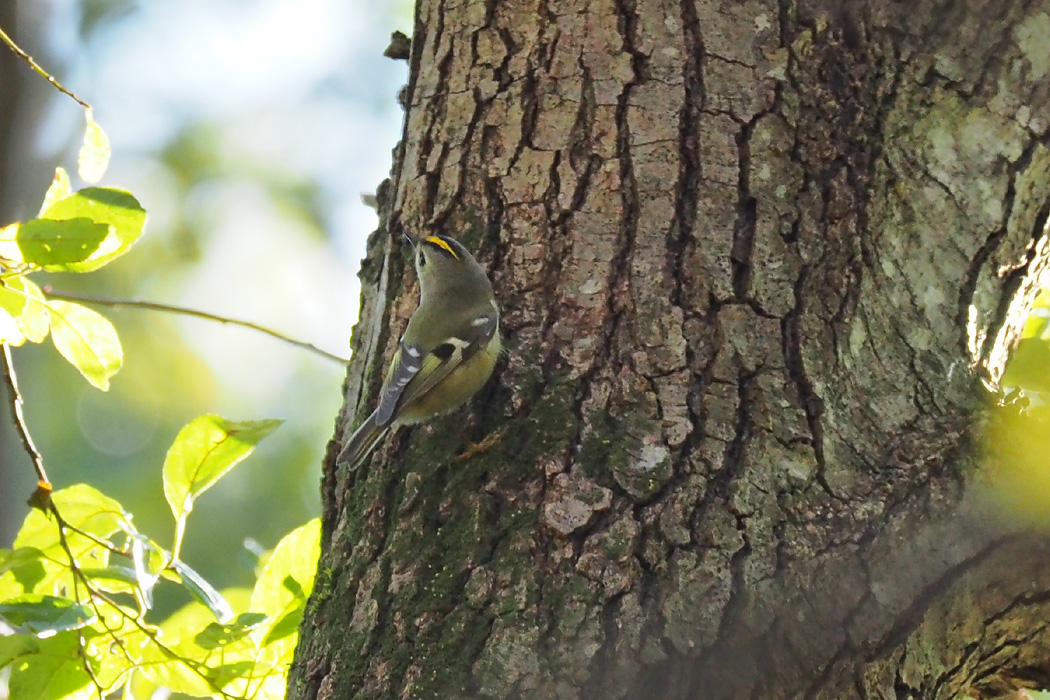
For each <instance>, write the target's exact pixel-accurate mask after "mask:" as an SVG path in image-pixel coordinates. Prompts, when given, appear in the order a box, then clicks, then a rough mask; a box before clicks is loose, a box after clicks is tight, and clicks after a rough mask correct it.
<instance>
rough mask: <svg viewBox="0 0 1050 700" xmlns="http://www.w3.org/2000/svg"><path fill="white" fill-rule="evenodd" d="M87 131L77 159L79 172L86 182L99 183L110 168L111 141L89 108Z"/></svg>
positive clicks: (85, 113) (85, 112)
mask: <svg viewBox="0 0 1050 700" xmlns="http://www.w3.org/2000/svg"><path fill="white" fill-rule="evenodd" d="M84 119H85V120H86V121H87V129H86V130H85V131H84V143H83V145H81V147H80V156H79V157H78V158H77V172H78V173H79V174H80V177H81V179H83V180H84V182H98V181H99V180H101V179H102V176H103V175H105V174H106V168H107V167H108V166H109V155H110V150H109V139H108V138H107V137H106V132H104V131H103V130H102V127H101V126H99V125H98V124H97V123H96V122H95V115H94V114H93V112H92V109H91V108H90V107H88V108H87V109H85V110H84Z"/></svg>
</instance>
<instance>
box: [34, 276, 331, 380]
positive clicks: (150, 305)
mask: <svg viewBox="0 0 1050 700" xmlns="http://www.w3.org/2000/svg"><path fill="white" fill-rule="evenodd" d="M43 291H44V293H45V294H47V295H48V296H49V297H51V298H52V299H61V300H63V301H82V302H84V303H87V304H96V305H98V306H108V307H111V308H133V309H149V310H151V311H165V312H167V313H173V314H180V315H182V316H192V317H194V318H202V319H204V320H206V321H215V322H217V323H224V324H228V325H231V326H240V327H241V328H248V329H250V330H253V331H258V332H259V333H263V334H265V335H268V336H270V337H271V338H276V339H277V340H280V341H282V342H285V343H288V344H289V345H294V346H295V347H297V348H302V349H303V350H309V351H310V352H313V353H316V354H318V355H320V356H322V357H325V358H328V359H329V360H334V361H336V362H340V363H343V364H346V363H347V362H349V360H348V359H347V358H345V357H340V356H339V355H336V354H333V353H330V352H328V351H327V350H322V349H321V348H319V347H317V346H316V345H311V344H310V343H307V342H304V341H302V340H296V339H295V338H292V337H289V336H287V335H284V334H283V333H279V332H278V331H275V330H273V329H272V328H267V327H266V326H260V325H259V324H257V323H252V322H250V321H240V320H237V319H234V318H226V317H225V316H218V315H216V314H212V313H208V312H207V311H198V310H197V309H188V308H186V307H184V306H173V305H171V304H159V303H157V302H153V301H142V300H140V299H105V298H102V297H94V296H87V295H83V294H66V293H64V292H59V291H56V290H54V289H52V288H51V286H50V285H45V286H44V288H43Z"/></svg>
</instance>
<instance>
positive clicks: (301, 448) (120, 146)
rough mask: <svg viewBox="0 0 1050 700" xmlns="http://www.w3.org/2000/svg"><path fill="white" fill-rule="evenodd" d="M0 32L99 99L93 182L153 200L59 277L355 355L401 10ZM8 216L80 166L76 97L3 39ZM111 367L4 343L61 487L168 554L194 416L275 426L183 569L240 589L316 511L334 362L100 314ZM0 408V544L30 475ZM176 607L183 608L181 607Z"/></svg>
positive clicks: (1, 172) (212, 514) (366, 6)
mask: <svg viewBox="0 0 1050 700" xmlns="http://www.w3.org/2000/svg"><path fill="white" fill-rule="evenodd" d="M0 26H2V27H3V28H4V29H5V31H7V32H8V34H10V35H11V36H12V37H13V38H14V40H15V41H16V42H18V43H19V44H20V45H21V46H22V48H23V49H25V50H26V51H27V52H28V53H29V54H30V55H32V56H33V57H34V58H36V59H37V61H38V62H39V63H40V64H41V65H42V66H43V67H44V68H45V69H47V70H48V71H49V72H51V73H52V74H53V75H54V76H55V77H56V78H57V79H58V80H59V81H60V82H61V83H63V84H64V85H65V86H66V87H68V88H69V89H71V90H72V91H73V92H75V93H77V94H78V95H79V96H80V97H81V98H82V99H84V100H86V101H87V102H89V103H91V104H92V105H93V106H94V108H95V118H96V120H97V121H98V122H99V124H101V126H102V127H103V129H104V130H105V131H106V133H107V134H108V136H109V139H110V142H111V146H112V150H113V160H112V163H111V166H110V168H109V171H108V172H107V174H106V176H105V177H104V178H103V180H102V181H101V182H100V183H99V184H100V185H104V186H110V187H120V188H123V189H127V190H129V191H130V192H131V193H132V194H134V195H135V196H136V197H137V198H138V199H139V201H140V202H141V203H142V205H143V206H144V207H145V209H146V211H147V212H148V222H147V225H146V233H145V235H144V237H143V238H142V239H141V240H140V241H139V242H138V244H137V245H136V246H135V247H134V248H133V249H132V250H131V252H130V253H128V254H127V255H125V256H124V257H123V258H120V259H119V260H117V261H116V262H114V263H113V264H111V265H109V266H107V267H105V268H104V269H103V270H101V271H99V272H96V273H91V274H88V275H74V274H68V273H67V274H55V275H50V276H45V275H36V276H34V279H35V280H36V281H37V283H38V284H51V285H53V286H54V288H55V289H56V290H61V291H64V292H72V293H82V294H90V295H93V296H103V297H110V298H141V299H147V300H150V301H156V302H163V303H168V304H177V305H183V306H188V307H193V308H197V309H201V310H206V311H208V312H212V313H216V314H221V315H225V316H230V317H233V318H238V319H244V320H248V321H252V322H255V323H259V324H262V325H264V326H268V327H271V328H273V329H275V330H278V331H280V332H282V333H285V334H287V335H290V336H292V337H295V338H297V339H299V340H303V341H306V342H309V343H312V344H314V345H316V346H318V347H320V348H323V349H325V350H327V351H329V352H332V353H335V354H337V355H340V356H343V357H346V356H348V354H349V346H348V343H349V338H350V331H351V327H352V325H353V323H354V321H355V319H356V317H357V312H358V303H359V302H358V291H359V287H358V282H357V277H356V274H357V269H358V266H359V262H360V259H361V257H362V256H363V254H364V244H365V239H366V237H367V236H368V234H369V233H370V232H371V231H372V230H373V229H374V228H375V226H376V216H375V213H374V212H373V211H372V210H371V209H370V208H368V207H367V206H366V205H364V204H363V203H362V202H361V195H362V194H368V193H372V192H374V191H375V188H376V186H377V185H378V183H379V182H380V181H381V180H382V179H383V178H384V177H386V176H387V174H388V172H389V169H390V152H391V149H392V148H393V147H394V145H395V143H396V141H397V139H398V138H399V136H400V130H401V117H402V112H401V109H400V108H399V107H398V105H397V102H396V99H395V97H396V93H397V90H398V89H399V87H400V86H401V85H402V84H403V83H404V82H405V81H406V79H407V64H406V63H405V62H398V61H392V60H390V59H387V58H384V57H383V56H382V53H383V50H384V49H385V48H386V46H387V44H388V43H389V38H390V32H391V31H393V30H395V29H399V30H401V31H403V32H405V33H406V34H410V33H411V26H412V5H411V3H410V2H409V1H408V0H392V1H391V0H385V1H382V2H377V1H376V0H294V1H293V0H81V1H77V0H17V1H16V0H5V1H4V2H3V3H0ZM0 53H2V55H0V225H3V224H7V223H10V222H13V221H18V220H24V219H27V218H31V217H33V216H34V215H35V214H36V212H37V210H38V208H39V206H40V202H41V199H42V198H43V195H44V192H45V191H46V190H47V187H48V185H49V184H50V182H51V178H52V176H53V173H54V169H55V167H56V166H58V165H61V166H64V167H65V168H66V169H67V170H69V171H70V173H71V174H73V178H74V183H73V184H74V188H79V187H83V186H85V183H82V182H79V181H78V180H77V179H76V176H75V172H76V153H77V149H78V148H79V143H80V140H81V138H82V135H83V129H84V120H83V111H82V109H81V108H80V107H79V106H78V105H77V104H76V103H75V102H73V101H72V100H70V99H69V98H68V97H65V96H64V95H61V94H59V93H58V92H57V91H56V90H55V89H53V88H52V87H51V86H49V85H48V84H47V82H46V81H45V80H43V79H42V78H40V77H39V76H38V75H36V74H35V73H33V72H32V71H31V70H30V68H29V66H28V65H26V64H25V63H24V62H23V61H21V60H19V59H17V58H16V57H15V55H14V54H13V53H11V52H10V51H8V50H7V49H6V47H0ZM94 308H95V309H96V310H97V311H99V312H101V313H102V314H103V315H105V316H106V317H107V318H109V319H110V320H111V321H112V322H113V323H114V325H115V326H116V328H117V330H118V332H119V334H120V337H121V341H122V343H123V346H124V355H125V357H124V366H123V368H122V369H121V371H120V372H119V373H118V374H117V375H116V377H114V379H113V382H112V387H111V389H110V391H109V392H106V393H103V392H100V391H98V390H96V389H94V388H92V387H91V386H90V385H88V383H87V382H86V381H84V380H83V378H82V377H81V376H80V375H79V374H78V373H77V371H76V370H75V369H73V368H72V367H71V366H70V365H69V364H67V363H66V362H65V361H64V360H62V359H61V358H60V357H59V356H58V353H57V352H56V351H55V349H54V347H53V346H52V345H51V344H50V342H49V341H48V342H45V344H43V345H41V346H33V345H31V344H29V345H27V346H26V347H20V348H15V349H14V351H13V352H14V361H15V365H16V370H17V372H18V376H19V380H20V382H21V385H22V386H21V389H22V394H23V397H24V399H25V403H26V405H25V413H26V417H27V421H28V424H29V428H30V430H31V432H32V435H33V437H34V439H35V440H36V442H37V446H38V448H39V449H40V451H41V452H42V454H43V456H44V460H45V465H46V467H47V469H48V473H49V476H50V478H51V480H52V481H53V482H54V483H55V486H56V488H62V487H65V486H69V485H71V484H74V483H78V482H87V483H89V484H91V485H92V486H94V487H96V488H98V489H100V490H101V491H103V492H104V493H106V494H108V495H110V496H112V497H114V498H116V499H118V500H119V501H121V502H122V503H123V504H124V505H125V507H126V508H128V509H129V510H130V511H131V512H133V513H134V518H135V522H136V524H137V525H138V527H139V528H140V529H141V530H143V531H144V532H146V533H147V534H149V535H151V536H152V537H154V538H155V539H157V540H158V541H160V542H161V543H166V544H168V545H169V546H170V543H171V537H172V532H173V528H172V522H171V515H170V512H169V510H168V507H167V504H166V503H165V501H164V496H163V494H162V491H161V479H160V473H161V465H162V464H163V461H164V455H165V453H166V450H167V448H168V446H169V445H170V443H171V441H172V440H173V439H174V437H175V435H176V433H177V432H178V430H179V428H180V427H182V426H183V425H184V424H186V423H187V422H189V421H190V420H191V419H192V418H194V417H195V416H197V415H200V414H203V413H217V414H220V415H222V416H223V417H225V418H229V419H231V420H258V419H263V418H281V419H284V420H285V424H284V426H282V427H281V428H280V429H279V430H278V431H277V432H276V433H275V434H274V435H272V436H271V437H269V438H268V439H267V440H265V441H264V442H263V443H262V444H261V446H260V447H259V449H257V450H256V452H255V454H253V455H252V456H251V457H249V459H248V460H247V461H246V462H245V463H243V464H241V465H240V466H238V467H237V469H235V470H234V471H233V473H231V474H230V475H228V476H227V477H226V478H225V479H224V480H223V481H221V482H220V483H219V484H218V486H217V487H216V488H215V489H213V490H212V491H210V492H208V493H207V494H205V495H204V496H203V497H202V498H201V499H200V500H199V501H198V502H197V505H196V507H195V512H194V513H193V515H192V516H191V517H190V520H189V528H188V532H187V541H186V546H185V547H184V549H183V556H184V559H186V561H187V562H188V563H189V564H190V565H191V566H193V567H195V568H197V569H198V570H199V571H200V572H201V573H202V574H204V575H205V577H206V578H208V579H209V580H210V581H211V582H212V583H214V584H216V585H218V586H230V585H238V584H244V583H247V582H250V581H252V580H253V578H254V576H253V567H254V565H255V556H254V554H253V551H258V550H259V549H266V548H270V547H272V546H273V545H274V544H275V543H276V542H277V540H278V539H279V538H280V537H281V536H282V535H283V534H285V533H287V532H288V531H289V530H291V529H292V528H293V527H296V526H298V525H300V524H302V523H303V522H305V521H306V520H308V519H309V518H311V517H313V516H314V515H317V514H318V513H319V510H320V503H319V496H318V482H319V477H320V461H321V456H322V453H323V450H324V448H325V444H326V442H327V441H328V439H329V438H330V437H331V435H332V431H333V427H334V420H335V417H336V414H337V412H338V409H339V406H340V403H341V396H340V388H341V384H342V381H343V376H344V371H345V368H344V366H343V365H342V364H341V363H338V362H334V361H332V360H328V359H324V358H322V357H319V356H317V355H315V354H312V353H309V352H307V351H304V350H301V349H297V348H294V347H292V346H289V345H287V344H283V343H281V342H279V341H276V340H274V339H272V338H269V337H267V336H264V335H261V334H258V333H253V332H251V331H247V330H244V329H240V328H236V327H231V326H225V325H218V324H214V323H209V322H207V321H203V320H198V319H192V318H186V317H177V316H172V315H168V314H163V313H158V312H152V311H143V310H136V309H123V310H117V309H107V308H101V307H94ZM7 405H8V402H7V400H6V398H5V399H4V401H3V407H2V408H0V416H2V417H3V420H2V426H3V429H2V432H0V547H10V546H11V542H12V540H13V538H14V536H15V534H16V532H17V529H18V527H19V525H20V523H21V521H22V519H23V518H24V517H25V514H26V511H27V507H26V505H25V499H26V497H27V496H28V495H29V494H30V493H31V492H32V490H33V486H34V484H35V476H34V474H33V470H32V467H31V464H30V462H29V460H28V458H27V456H26V455H25V453H24V452H23V450H22V447H21V444H20V443H19V441H18V439H17V437H16V434H15V433H14V431H13V429H12V428H11V425H10V423H11V421H10V417H9V411H8V408H7ZM177 602H181V601H177Z"/></svg>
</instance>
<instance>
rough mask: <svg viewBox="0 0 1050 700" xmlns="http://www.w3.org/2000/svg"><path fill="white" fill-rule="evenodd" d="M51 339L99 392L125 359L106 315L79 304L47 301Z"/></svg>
mask: <svg viewBox="0 0 1050 700" xmlns="http://www.w3.org/2000/svg"><path fill="white" fill-rule="evenodd" d="M48 306H49V307H50V309H51V340H52V342H54V344H55V347H56V348H57V349H58V352H59V353H61V354H62V357H64V358H66V360H67V361H68V362H69V363H70V364H71V365H73V366H74V367H76V368H77V369H78V370H79V371H80V373H81V374H83V375H84V378H85V379H87V380H88V382H90V383H91V384H92V385H93V386H96V387H98V388H99V389H101V390H102V391H106V390H108V389H109V378H110V377H112V376H113V375H114V374H116V373H117V370H119V369H120V366H121V364H122V363H123V361H124V353H123V351H122V350H121V347H120V338H118V337H117V331H116V329H114V328H113V324H112V323H110V322H109V321H107V320H106V318H105V317H104V316H102V315H100V314H98V313H95V312H94V311H92V310H91V309H88V308H86V307H84V306H81V305H80V304H74V303H72V302H68V301H55V300H52V301H49V302H48Z"/></svg>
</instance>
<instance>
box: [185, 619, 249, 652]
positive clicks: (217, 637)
mask: <svg viewBox="0 0 1050 700" xmlns="http://www.w3.org/2000/svg"><path fill="white" fill-rule="evenodd" d="M266 619H267V616H266V615H265V614H263V613H252V612H246V613H241V614H240V615H238V616H237V618H236V619H234V620H233V621H231V622H228V623H226V624H220V623H218V622H211V623H209V624H208V626H207V627H205V628H204V629H203V630H201V631H200V632H199V633H197V636H196V637H194V638H193V641H195V642H196V643H197V646H199V647H200V648H201V649H218V648H219V647H224V646H227V645H229V644H233V643H234V642H236V641H238V640H241V639H243V638H245V637H247V636H248V633H249V632H251V631H252V630H253V629H255V628H256V627H258V626H259V624H260V623H261V622H263V621H264V620H266Z"/></svg>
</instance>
